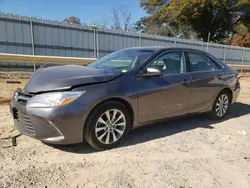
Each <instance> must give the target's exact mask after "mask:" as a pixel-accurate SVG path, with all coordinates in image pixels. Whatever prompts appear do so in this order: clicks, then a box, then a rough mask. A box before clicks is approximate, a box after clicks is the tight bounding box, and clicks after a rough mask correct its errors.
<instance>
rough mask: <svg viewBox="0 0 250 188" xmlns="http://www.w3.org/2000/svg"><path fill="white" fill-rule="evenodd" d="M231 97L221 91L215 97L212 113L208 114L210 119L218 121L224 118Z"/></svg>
mask: <svg viewBox="0 0 250 188" xmlns="http://www.w3.org/2000/svg"><path fill="white" fill-rule="evenodd" d="M230 101H231V96H230V95H229V93H228V92H226V91H222V92H221V93H219V95H218V96H217V97H216V99H215V101H214V104H213V107H212V111H211V112H210V113H209V114H208V116H209V117H210V118H211V119H214V120H220V119H223V118H224V117H225V115H226V114H227V112H228V109H229V106H230Z"/></svg>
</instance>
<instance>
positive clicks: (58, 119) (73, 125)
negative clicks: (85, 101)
mask: <svg viewBox="0 0 250 188" xmlns="http://www.w3.org/2000/svg"><path fill="white" fill-rule="evenodd" d="M10 111H11V113H12V114H13V119H14V125H15V127H16V129H18V130H19V131H20V132H21V133H22V134H24V135H27V136H30V137H33V138H35V139H38V140H41V141H42V142H46V143H52V144H74V143H80V142H82V141H83V127H84V123H85V120H86V118H87V115H88V113H89V111H90V109H89V108H88V107H87V106H84V105H82V104H80V103H78V102H77V101H73V102H72V103H70V104H67V105H65V106H61V107H54V108H31V107H29V105H28V99H27V103H26V104H24V103H23V101H18V100H14V99H13V100H12V101H11V103H10Z"/></svg>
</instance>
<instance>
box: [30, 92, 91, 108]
mask: <svg viewBox="0 0 250 188" xmlns="http://www.w3.org/2000/svg"><path fill="white" fill-rule="evenodd" d="M85 92H86V91H82V92H78V91H77V92H74V91H72V92H53V93H44V94H40V95H35V96H34V97H33V98H32V99H31V100H30V101H29V103H28V105H29V107H31V108H49V107H56V106H63V105H65V104H68V103H71V102H72V101H74V100H76V99H77V98H78V97H80V96H81V95H83V94H84V93H85Z"/></svg>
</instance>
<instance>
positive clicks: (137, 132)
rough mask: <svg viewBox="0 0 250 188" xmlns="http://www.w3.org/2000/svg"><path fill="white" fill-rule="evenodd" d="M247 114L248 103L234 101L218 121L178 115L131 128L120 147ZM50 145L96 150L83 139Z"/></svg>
mask: <svg viewBox="0 0 250 188" xmlns="http://www.w3.org/2000/svg"><path fill="white" fill-rule="evenodd" d="M247 114H250V105H248V104H243V103H235V104H233V105H232V106H231V107H230V110H229V112H228V114H227V115H226V116H225V118H224V119H223V120H220V121H214V120H211V119H209V118H208V117H207V116H205V115H203V114H200V115H192V116H185V117H178V118H174V119H171V120H166V121H162V122H160V123H159V122H158V123H151V124H148V125H144V126H141V127H138V128H136V129H134V130H132V131H131V132H130V134H129V135H128V137H127V138H126V139H125V141H124V143H123V144H122V145H121V146H120V147H127V146H132V145H136V144H140V143H144V142H147V141H151V140H154V139H158V138H163V137H166V136H171V135H173V134H177V133H180V132H183V131H189V130H192V129H196V128H205V129H213V128H214V127H213V126H215V125H216V124H217V123H221V122H223V121H227V120H229V119H233V118H237V117H240V116H244V115H247ZM211 125H213V126H211ZM50 146H52V147H54V148H56V149H59V150H63V151H66V152H72V153H84V154H88V153H93V152H98V151H97V150H96V149H94V148H92V147H91V146H89V145H88V144H87V143H86V142H85V141H84V142H83V143H81V144H75V145H68V146H58V145H50Z"/></svg>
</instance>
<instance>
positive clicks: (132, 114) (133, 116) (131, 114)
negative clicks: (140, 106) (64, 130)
mask: <svg viewBox="0 0 250 188" xmlns="http://www.w3.org/2000/svg"><path fill="white" fill-rule="evenodd" d="M110 101H116V102H119V103H121V104H123V105H124V106H125V107H126V108H127V110H128V112H129V114H130V116H131V125H132V126H131V128H132V127H133V122H134V118H135V114H134V109H133V107H132V105H131V104H130V103H129V102H128V101H127V100H125V99H124V98H121V97H111V98H107V99H104V100H102V101H100V102H98V103H97V104H95V105H94V107H93V108H92V109H91V111H90V112H89V113H88V116H87V119H86V121H85V123H86V122H87V121H88V119H89V117H90V116H91V114H92V113H93V111H94V110H95V109H96V108H98V106H100V105H102V104H104V103H107V102H110Z"/></svg>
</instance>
